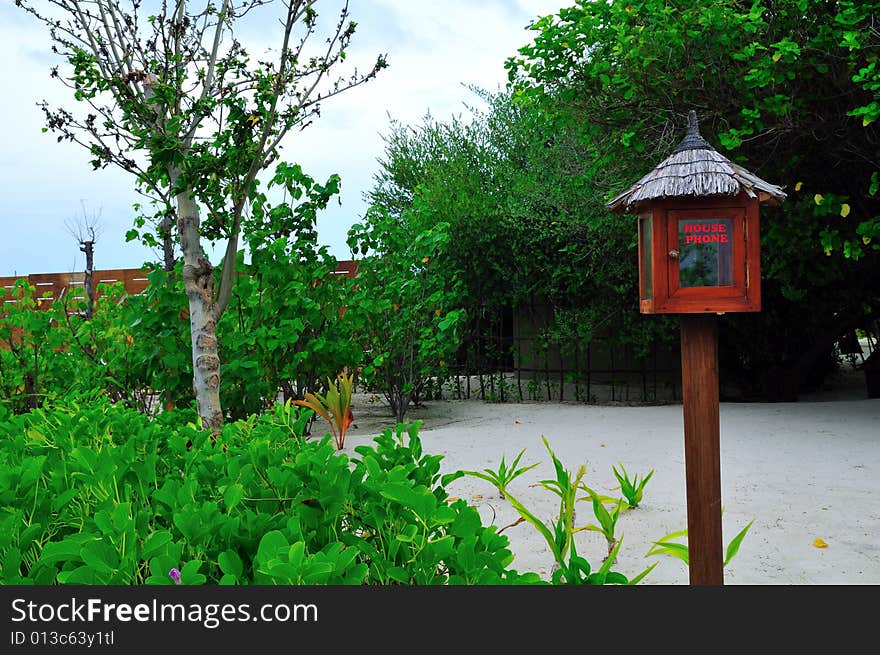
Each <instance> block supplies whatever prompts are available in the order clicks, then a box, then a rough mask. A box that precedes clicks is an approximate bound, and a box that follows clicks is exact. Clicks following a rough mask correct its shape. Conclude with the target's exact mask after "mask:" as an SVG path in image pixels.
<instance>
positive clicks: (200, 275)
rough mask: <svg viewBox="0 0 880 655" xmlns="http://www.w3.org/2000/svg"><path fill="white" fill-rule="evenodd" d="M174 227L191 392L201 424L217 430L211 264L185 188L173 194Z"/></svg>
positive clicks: (220, 418)
mask: <svg viewBox="0 0 880 655" xmlns="http://www.w3.org/2000/svg"><path fill="white" fill-rule="evenodd" d="M177 230H178V234H179V236H180V247H181V250H182V251H183V282H184V286H185V289H186V295H187V298H188V299H189V323H190V337H191V339H192V362H193V391H194V392H195V396H196V402H197V403H198V413H199V416H201V417H202V424H203V425H204V427H206V428H208V429H211V430H214V431H218V430H219V429H220V427H221V426H222V425H223V410H222V408H221V405H220V357H219V355H218V348H217V334H216V323H217V320H216V317H215V315H214V314H215V312H214V267H213V266H212V265H211V262H210V261H208V259H207V257H205V256H204V253H203V251H202V246H201V237H200V235H199V210H198V206H197V205H196V202H195V200H194V198H193V197H192V194H191V193H189V191H186V190H184V191H181V192H180V193H178V194H177Z"/></svg>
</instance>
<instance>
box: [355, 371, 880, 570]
mask: <svg viewBox="0 0 880 655" xmlns="http://www.w3.org/2000/svg"><path fill="white" fill-rule="evenodd" d="M862 388H863V387H862ZM859 393H861V395H862V399H858V396H859ZM853 396H854V397H855V398H857V399H855V400H851V399H850V400H841V399H832V400H827V399H825V400H823V399H822V398H837V396H834V395H828V394H826V395H825V396H820V397H819V399H818V400H807V401H801V402H798V403H780V404H757V403H742V404H739V403H737V404H732V403H722V405H721V481H722V502H723V504H724V507H725V512H724V516H723V522H722V525H723V532H724V541H725V544H726V543H727V542H728V541H729V540H730V539H731V538H732V537H733V536H734V535H735V534H736V533H737V532H738V531H739V530H740V529H742V528H743V527H744V526H745V525H746V524H747V523H748V522H749V521H751V520H753V519H754V525H753V526H752V528H751V530H750V532H749V534H748V535H747V536H746V538H745V541H744V542H743V545H742V548H741V550H740V552H739V554H738V555H737V557H736V558H735V559H734V560H733V561H732V562H731V563H730V565H729V566H728V567H727V568H726V569H725V583H726V584H775V585H820V584H845V585H850V584H880V400H876V399H865V398H864V392H859V388H858V387H856V388H855V393H854V394H853V393H850V394H847V395H845V396H844V397H853ZM355 417H356V420H355V425H356V427H355V428H354V429H353V430H352V431H351V432H350V433H349V435H348V437H347V439H346V445H345V450H346V451H348V452H353V449H354V447H355V446H357V445H359V444H362V443H368V442H370V441H371V438H372V435H375V434H377V433H378V432H379V431H381V429H382V428H383V427H388V426H391V425H393V420H392V419H391V418H390V417H389V416H388V414H387V408H385V407H384V406H383V404H382V403H381V402H373V403H370V402H368V397H367V396H359V397H358V398H357V399H356V403H355ZM409 418H411V419H412V420H421V421H422V422H423V424H422V429H421V431H420V435H421V438H422V441H423V445H424V450H425V452H429V453H435V454H442V455H444V459H443V462H442V466H443V470H444V472H450V471H454V470H457V469H471V470H474V469H476V470H481V469H483V468H493V469H494V468H497V465H498V463H499V462H500V459H501V457H502V456H505V457H506V459H507V461H508V463H509V462H510V461H511V460H512V459H513V458H514V457H515V456H516V454H517V453H518V452H519V451H520V450H522V449H525V451H526V452H525V455H524V456H523V459H522V463H532V462H540V464H539V466H538V467H536V468H535V469H532V470H531V471H529V472H528V473H526V474H525V475H523V476H522V477H520V478H518V479H517V480H516V481H514V483H513V484H512V485H511V491H513V492H514V493H515V494H517V495H518V497H519V498H520V500H522V501H523V502H524V503H525V504H526V505H527V506H528V507H530V508H531V509H532V510H533V511H534V512H535V513H536V514H537V515H538V516H540V517H541V518H543V519H545V520H548V521H549V520H550V519H551V518H552V517H553V516H554V514H555V512H556V510H557V508H558V505H557V503H556V496H554V495H553V494H552V493H551V492H549V491H547V490H545V489H543V488H540V487H535V486H534V484H535V483H536V482H537V481H539V480H542V479H545V478H548V477H552V475H553V474H552V463H551V460H550V457H549V454H548V453H547V451H546V450H545V448H544V445H543V443H542V440H541V436H542V435H543V436H546V437H547V440H548V441H549V443H550V446H551V447H552V448H553V450H554V451H555V452H556V454H557V456H558V457H559V459H560V460H561V461H562V463H563V465H564V466H565V467H566V468H567V469H569V470H572V471H573V470H575V469H577V468H578V467H579V466H580V465H581V464H584V465H585V466H586V468H587V475H586V478H585V483H586V484H587V485H589V486H591V487H592V488H594V489H596V491H598V492H600V493H603V492H604V493H607V494H608V495H612V494H616V493H617V492H616V491H614V487H615V486H616V485H617V481H616V480H615V478H614V476H613V473H612V466H613V465H615V464H617V463H618V462H619V463H622V464H623V466H624V467H625V468H626V470H627V472H628V473H629V474H630V475H631V476H632V475H635V474H640V475H644V474H645V473H647V472H648V471H650V470H651V469H654V471H655V473H654V476H653V477H652V478H651V480H650V481H649V482H648V484H647V486H646V487H645V495H644V499H643V502H642V504H641V505H640V506H639V507H638V508H637V509H634V510H628V511H626V512H625V513H624V514H623V515H622V516H621V518H620V520H619V523H618V532H619V533H622V534H623V546H622V548H621V552H620V555H619V557H618V565H617V566H616V567H615V568H616V569H617V570H619V571H621V572H622V573H624V574H626V575H628V576H630V577H632V576H633V575H635V574H636V573H638V572H640V571H641V570H642V569H643V568H645V567H646V566H648V565H649V564H651V563H653V562H658V566H657V567H656V568H655V569H654V570H653V571H652V572H651V574H650V575H649V576H648V578H646V579H645V580H644V582H643V584H677V585H678V584H687V583H688V571H687V567H686V566H685V564H684V563H683V562H681V561H680V560H678V559H673V558H670V557H650V558H646V557H645V555H646V553H647V551H648V549H649V548H650V547H651V543H652V541H654V540H656V539H659V538H660V537H662V536H663V535H666V534H668V533H670V532H672V531H676V530H681V529H684V528H685V527H686V525H687V513H686V495H685V469H684V446H683V432H682V408H681V405H680V404H670V405H660V406H648V407H634V406H599V405H585V404H576V403H550V402H540V403H538V402H532V403H505V404H490V403H485V402H481V401H478V400H470V401H456V400H447V401H432V402H430V403H426V404H425V406H424V407H421V408H415V409H414V410H412V412H411V416H410V417H409ZM448 490H449V492H450V494H452V495H454V496H459V497H462V498H466V499H468V500H469V501H470V502H471V503H472V504H474V505H476V506H478V507H479V509H480V513H481V515H482V516H483V518H484V522H485V523H487V524H488V523H490V522H494V523H495V524H496V525H498V526H499V527H500V526H506V525H509V524H510V523H513V522H514V521H515V520H516V519H517V518H518V515H517V514H516V513H515V511H514V510H513V509H512V508H511V507H510V505H509V504H508V503H507V502H506V501H505V500H503V499H502V498H500V496H499V494H498V493H497V492H496V491H495V490H494V489H493V488H492V487H491V485H489V484H488V483H486V482H484V481H482V480H479V479H475V478H470V477H467V478H463V479H461V480H457V481H454V482H452V483H451V484H450V485H449V487H448ZM590 522H595V520H594V517H593V514H592V506H591V504H590V503H588V502H583V503H581V504H580V507H579V511H578V523H579V524H583V523H590ZM505 534H506V535H507V536H508V537H509V538H510V542H511V548H512V550H513V552H514V553H515V555H516V560H515V562H514V568H516V569H518V570H521V571H526V570H529V571H538V572H540V573H542V574H543V575H547V574H548V573H549V571H550V570H551V566H552V558H551V556H550V553H549V551H548V549H547V547H546V545H545V543H544V542H543V539H542V538H541V537H540V535H539V533H538V532H537V531H536V530H535V529H534V528H532V527H531V526H529V525H528V524H525V523H523V524H520V525H517V526H515V527H512V528H510V529H508V530H506V531H505ZM817 537H818V538H820V539H822V540H824V541H825V542H826V543H827V544H828V545H827V547H826V548H816V547H815V546H814V545H813V541H814V539H815V538H817ZM577 544H578V549H579V552H581V553H582V554H583V555H584V556H585V557H586V558H587V559H588V561H590V563H591V564H593V566H594V567H596V566H598V565H599V564H601V560H602V556H603V555H604V552H605V542H604V538H603V537H602V536H601V535H599V534H597V533H594V532H581V533H579V534H578V539H577Z"/></svg>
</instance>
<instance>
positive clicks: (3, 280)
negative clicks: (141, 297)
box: [0, 268, 149, 309]
mask: <svg viewBox="0 0 880 655" xmlns="http://www.w3.org/2000/svg"><path fill="white" fill-rule="evenodd" d="M21 279H27V281H28V283H29V284H30V285H31V286H33V287H34V289H35V291H34V294H35V296H36V299H37V301H38V303H39V306H40V308H41V309H48V308H49V307H51V306H52V302H53V301H54V300H56V299H58V298H60V297H61V296H62V294H65V293H66V294H68V295H69V296H71V297H74V298H83V297H85V292H84V286H83V285H84V284H85V273H82V272H79V273H35V274H32V275H17V276H9V277H0V287H3V288H5V289H6V292H7V295H6V297H5V298H4V299H3V302H4V303H15V302H18V299H17V298H15V297H14V296H12V295H10V294H11V293H12V289H13V287H14V286H15V283H16V281H17V280H21ZM92 281H93V283H94V285H95V289H96V291H97V292H98V293H97V294H96V295H100V288H99V285H101V284H113V283H115V282H122V286H123V288H124V289H125V292H126V293H128V294H129V295H136V294H139V293H140V292H142V291H143V290H144V289H146V288H147V285H148V284H149V282H148V281H147V274H146V273H145V272H144V271H142V270H140V269H138V268H113V269H106V270H101V271H94V272H93V273H92Z"/></svg>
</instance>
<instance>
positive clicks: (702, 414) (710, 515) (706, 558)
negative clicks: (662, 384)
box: [681, 314, 724, 585]
mask: <svg viewBox="0 0 880 655" xmlns="http://www.w3.org/2000/svg"><path fill="white" fill-rule="evenodd" d="M681 382H682V399H683V401H684V457H685V478H686V481H687V525H688V549H689V562H690V563H689V572H690V583H691V584H692V585H723V584H724V574H723V554H722V553H723V544H722V535H721V448H720V430H719V413H718V326H717V319H716V316H715V315H714V314H682V316H681Z"/></svg>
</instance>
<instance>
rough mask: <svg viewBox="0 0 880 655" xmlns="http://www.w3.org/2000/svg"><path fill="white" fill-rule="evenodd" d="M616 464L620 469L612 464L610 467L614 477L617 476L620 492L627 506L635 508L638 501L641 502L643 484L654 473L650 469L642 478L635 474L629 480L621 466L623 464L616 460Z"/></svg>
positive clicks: (646, 482)
mask: <svg viewBox="0 0 880 655" xmlns="http://www.w3.org/2000/svg"><path fill="white" fill-rule="evenodd" d="M618 465H619V466H620V471H618V470H617V467H615V466H612V467H611V469H612V470H613V471H614V477H615V478H617V481H618V482H619V483H620V493H622V494H623V497H624V498H626V502H627V504H628V505H629V508H630V509H635V508H636V507H638V506H639V503H640V502H642V494H643V492H644V489H645V485H646V484H648V480H650V479H651V476H652V475H654V469H651V471H650V472H649V473H648V474H647V475H646V476H645V477H644V478H641V479H639V476H638V475H636V476H635V478H633V479H632V480H630V479H629V475H628V474H627V472H626V469H625V468H623V464H620V463H619V462H618Z"/></svg>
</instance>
